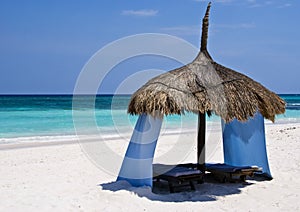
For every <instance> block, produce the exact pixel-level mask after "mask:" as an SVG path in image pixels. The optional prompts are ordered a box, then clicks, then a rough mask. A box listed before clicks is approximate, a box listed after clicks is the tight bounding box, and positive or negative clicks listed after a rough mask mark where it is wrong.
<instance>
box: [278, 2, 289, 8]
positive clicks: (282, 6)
mask: <svg viewBox="0 0 300 212" xmlns="http://www.w3.org/2000/svg"><path fill="white" fill-rule="evenodd" d="M291 6H292V4H290V3H286V4H283V5H280V6H278V8H286V7H291Z"/></svg>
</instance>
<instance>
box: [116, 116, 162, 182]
mask: <svg viewBox="0 0 300 212" xmlns="http://www.w3.org/2000/svg"><path fill="white" fill-rule="evenodd" d="M162 121H163V120H162V119H160V118H153V117H152V116H150V115H146V114H143V115H140V116H139V118H138V120H137V123H136V125H135V129H134V131H133V134H132V136H131V139H130V142H129V145H128V148H127V151H126V154H125V158H124V160H123V163H122V166H121V170H120V172H119V176H118V178H117V181H118V180H126V181H128V182H129V183H130V184H131V185H133V186H151V187H152V162H153V156H154V151H155V147H156V144H157V139H158V136H159V133H160V128H161V124H162Z"/></svg>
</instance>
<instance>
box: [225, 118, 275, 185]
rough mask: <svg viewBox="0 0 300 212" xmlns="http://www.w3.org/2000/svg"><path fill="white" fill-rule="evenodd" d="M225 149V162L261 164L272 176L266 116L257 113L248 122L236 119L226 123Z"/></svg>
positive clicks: (267, 174) (238, 164) (247, 164)
mask: <svg viewBox="0 0 300 212" xmlns="http://www.w3.org/2000/svg"><path fill="white" fill-rule="evenodd" d="M222 130H223V151H224V162H225V163H226V164H228V165H233V166H254V165H255V166H259V167H262V168H263V174H264V175H265V176H266V177H268V178H270V179H271V178H272V176H271V172H270V169H269V164H268V157H267V150H266V141H265V126H264V118H263V116H262V115H261V114H260V113H256V114H255V116H254V117H253V118H250V119H249V120H248V121H246V122H239V121H237V120H236V119H235V120H233V121H231V122H229V123H224V121H223V120H222Z"/></svg>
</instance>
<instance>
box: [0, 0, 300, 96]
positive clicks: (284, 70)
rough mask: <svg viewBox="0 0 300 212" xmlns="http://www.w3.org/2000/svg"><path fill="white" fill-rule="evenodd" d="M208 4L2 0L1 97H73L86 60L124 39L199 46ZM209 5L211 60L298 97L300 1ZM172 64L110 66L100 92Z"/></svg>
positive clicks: (198, 0) (230, 0)
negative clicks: (154, 36)
mask: <svg viewBox="0 0 300 212" xmlns="http://www.w3.org/2000/svg"><path fill="white" fill-rule="evenodd" d="M207 2H208V1H205V0H177V1H175V0H163V1H161V0H151V1H150V0H148V1H146V0H132V1H121V0H116V1H108V0H102V1H96V0H86V1H84V0H72V1H71V0H43V1H41V0H26V1H23V0H1V1H0V30H1V31H0V71H1V72H0V73H1V75H0V76H1V77H0V93H1V94H24V93H27V94H49V93H54V94H57V93H72V92H73V89H74V86H75V83H76V79H77V77H78V75H79V74H80V71H81V69H82V68H83V66H84V65H85V63H86V62H87V61H88V60H89V58H90V57H91V56H92V55H93V54H94V53H95V52H97V51H98V50H99V49H101V48H102V47H103V46H105V45H107V44H108V43H110V42H113V41H114V40H116V39H120V38H122V37H124V36H129V35H134V34H137V33H166V34H170V35H174V36H178V37H180V38H182V39H184V40H186V41H188V42H190V43H192V44H193V45H195V46H197V47H198V46H199V39H200V27H201V19H202V17H203V15H204V12H205V8H206V5H207ZM212 3H213V4H212V8H211V16H210V28H209V40H208V50H209V52H210V53H211V55H212V57H213V58H214V59H215V60H216V61H217V62H219V63H221V64H223V65H225V66H227V67H230V68H233V69H235V70H237V71H239V72H241V73H244V74H246V75H248V76H250V77H251V78H253V79H255V80H257V81H258V82H260V83H262V84H263V85H265V86H266V87H268V88H269V89H270V90H273V91H275V92H276V93H300V83H299V76H300V61H299V60H300V23H299V20H300V13H299V10H300V7H299V6H300V3H299V1H298V0H215V1H212ZM174 49H175V50H176V47H174ZM143 59H144V60H143ZM192 59H193V58H191V60H192ZM154 64H155V65H154ZM178 65H180V64H178V63H176V62H172V61H165V62H164V61H163V60H158V59H157V58H153V57H152V58H151V57H149V58H140V59H139V60H136V61H135V60H133V61H131V62H130V61H129V62H127V63H124V64H122V67H116V70H115V74H114V76H113V77H112V79H115V80H110V79H109V77H108V82H107V83H106V84H105V85H103V89H102V90H101V92H103V93H113V92H114V91H115V89H116V86H117V85H116V83H118V82H121V81H122V76H123V75H124V73H122V72H126V71H128V72H130V73H132V72H135V71H140V70H141V69H162V70H169V69H172V68H175V67H176V66H178ZM137 67H139V69H137ZM118 77H119V78H118ZM123 77H124V76H123Z"/></svg>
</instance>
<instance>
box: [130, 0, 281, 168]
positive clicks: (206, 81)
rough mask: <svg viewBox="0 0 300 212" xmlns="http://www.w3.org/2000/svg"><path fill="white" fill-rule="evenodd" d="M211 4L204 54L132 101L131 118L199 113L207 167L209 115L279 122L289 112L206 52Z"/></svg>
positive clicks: (202, 155) (201, 149)
mask: <svg viewBox="0 0 300 212" xmlns="http://www.w3.org/2000/svg"><path fill="white" fill-rule="evenodd" d="M210 6H211V3H209V4H208V6H207V10H206V13H205V16H204V18H203V22H202V36H201V48H200V52H199V54H198V55H197V57H196V59H194V60H193V61H192V62H191V63H189V64H187V65H184V66H183V67H180V68H177V69H174V70H171V71H169V72H167V73H164V74H161V75H159V76H157V77H154V78H153V79H151V80H149V81H148V82H147V83H146V84H145V85H144V86H142V87H141V88H140V89H138V90H137V91H136V92H135V93H134V94H133V95H132V97H131V101H130V103H129V106H128V113H130V114H133V115H136V114H144V113H146V114H151V115H153V116H159V117H163V116H164V115H171V114H179V115H180V114H184V113H185V112H193V113H196V114H199V119H198V120H199V123H198V124H199V130H198V155H197V156H198V164H202V165H204V163H205V153H204V145H205V114H206V113H207V114H208V115H210V114H211V113H214V114H216V115H218V116H220V117H221V118H222V119H223V120H224V121H225V122H230V121H231V120H233V119H237V120H239V121H246V120H247V119H249V117H253V116H254V114H255V113H256V112H257V111H258V112H260V113H261V114H262V115H263V116H264V117H265V118H266V119H269V120H271V121H273V122H274V120H275V115H276V114H282V113H284V112H285V102H284V101H283V100H282V99H281V98H280V97H279V96H278V95H276V94H275V93H273V92H272V91H270V90H268V89H267V88H265V87H264V86H262V85H261V84H260V83H258V82H256V81H254V80H252V79H250V78H249V77H247V76H245V75H243V74H241V73H238V72H236V71H234V70H232V69H230V68H227V67H225V66H222V65H220V64H218V63H216V62H215V61H214V60H213V59H212V57H211V56H210V54H209V52H208V51H207V39H208V25H209V13H210Z"/></svg>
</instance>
